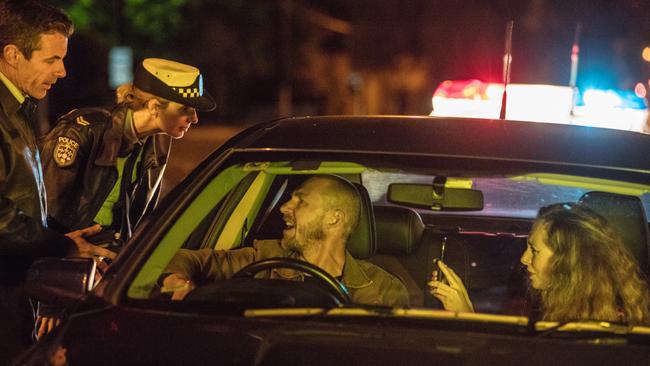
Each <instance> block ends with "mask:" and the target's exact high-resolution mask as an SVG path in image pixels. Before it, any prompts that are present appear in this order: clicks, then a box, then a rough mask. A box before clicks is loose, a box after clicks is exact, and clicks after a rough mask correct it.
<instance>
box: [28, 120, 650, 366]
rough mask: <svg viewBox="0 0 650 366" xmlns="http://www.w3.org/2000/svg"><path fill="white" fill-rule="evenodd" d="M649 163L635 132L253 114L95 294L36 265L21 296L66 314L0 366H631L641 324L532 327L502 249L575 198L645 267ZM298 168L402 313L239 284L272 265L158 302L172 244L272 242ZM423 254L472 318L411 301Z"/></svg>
mask: <svg viewBox="0 0 650 366" xmlns="http://www.w3.org/2000/svg"><path fill="white" fill-rule="evenodd" d="M649 157H650V136H649V135H645V134H641V133H634V132H630V131H621V130H613V129H603V128H595V127H585V126H573V125H564V124H553V123H531V122H519V121H510V120H496V119H477V118H452V117H430V116H320V117H295V118H285V119H279V120H274V121H270V122H266V123H260V124H257V125H254V126H252V127H250V128H248V129H246V130H245V131H243V132H241V133H240V134H238V135H236V136H235V137H233V138H232V139H230V140H229V141H228V142H226V143H225V144H224V145H222V146H221V147H219V148H218V149H217V150H216V151H215V152H214V153H212V154H211V155H210V156H209V157H208V158H206V159H205V160H204V161H203V162H202V163H201V164H200V165H198V167H197V168H196V169H195V170H194V171H193V172H192V173H191V174H190V175H189V176H188V177H187V178H186V179H185V180H184V181H183V182H182V183H181V184H179V185H178V186H177V187H175V188H174V189H173V191H172V192H171V193H170V194H168V195H167V196H166V197H165V199H164V200H163V202H161V204H160V205H159V207H158V208H157V209H156V210H155V211H154V212H153V213H152V214H151V215H150V216H148V217H147V219H146V220H145V221H144V222H143V223H142V224H141V225H140V226H139V227H138V228H137V230H136V231H135V232H134V236H133V238H132V239H131V240H130V241H129V242H128V243H127V244H126V246H125V247H123V248H122V249H121V252H120V253H119V255H118V257H117V258H116V260H115V261H114V262H113V263H112V264H111V265H110V267H109V268H108V270H106V271H105V272H104V273H103V274H102V277H101V280H99V281H98V283H93V273H95V272H97V271H98V268H97V266H96V265H95V262H94V261H92V260H86V259H74V258H68V259H44V260H41V261H38V262H36V263H35V264H34V266H32V269H31V270H30V275H29V280H28V289H29V291H30V293H31V294H32V296H33V297H34V298H36V299H40V300H43V301H46V302H49V303H53V304H57V305H61V306H65V307H67V308H68V309H69V316H68V317H67V318H66V319H64V320H63V323H62V325H61V326H59V327H58V328H56V329H55V330H54V331H53V332H52V333H51V334H49V335H47V336H45V337H43V338H42V339H41V340H39V342H38V343H36V344H35V346H34V347H32V348H31V349H30V350H29V351H28V352H26V353H25V354H23V355H22V356H21V357H20V358H19V359H18V360H16V364H19V365H41V364H48V362H49V364H55V362H57V361H62V360H64V361H67V362H68V363H69V364H71V365H85V364H92V365H117V364H148V365H149V364H150V365H154V364H155V365H158V364H165V365H185V364H197V365H207V364H219V365H222V364H228V365H280V364H283V365H286V364H291V365H294V364H296V365H297V364H309V365H339V364H354V365H370V364H372V365H394V364H404V365H454V366H458V365H478V364H481V365H515V364H516V365H520V364H524V363H525V364H530V365H547V364H553V365H572V366H574V365H587V364H630V365H631V364H637V365H641V364H645V365H647V364H648V363H650V328H649V327H644V326H630V325H626V324H618V323H611V322H598V321H596V322H590V321H576V322H566V323H558V322H551V321H540V320H539V319H537V318H536V317H534V316H532V315H531V314H532V313H531V310H530V309H529V306H528V305H527V301H526V298H527V292H528V291H527V289H528V285H527V276H526V273H525V271H523V269H522V265H521V264H520V262H519V258H520V256H521V255H522V253H523V251H524V249H525V247H526V241H527V236H528V234H529V232H530V230H531V225H532V222H533V219H534V218H535V216H536V214H537V211H538V209H539V208H540V207H542V206H545V205H548V204H551V203H556V202H578V201H586V200H591V201H592V204H593V207H594V210H599V212H600V213H601V214H602V215H603V216H605V217H609V218H611V220H612V222H613V223H615V225H616V227H617V230H619V232H620V233H621V235H623V236H624V239H625V243H626V244H628V245H629V249H630V251H631V252H632V253H633V254H634V257H635V258H636V260H637V261H638V263H639V266H640V268H642V270H643V271H644V272H645V273H647V272H648V253H649V252H648V244H649V243H650V240H649V239H648V237H649V235H648V220H647V213H648V210H649V209H650V159H649ZM314 174H335V175H338V176H340V177H344V178H345V179H347V180H349V181H350V182H352V183H354V184H355V186H356V187H357V189H358V191H359V193H360V195H361V197H362V203H363V210H362V211H363V212H366V216H365V217H364V216H363V215H362V217H363V218H362V220H361V221H360V224H359V226H358V227H357V229H356V231H355V232H354V233H353V234H352V235H353V236H355V235H356V236H358V237H359V241H353V240H352V239H351V241H350V243H349V244H348V249H349V250H350V251H351V252H352V254H353V255H354V256H355V257H357V258H360V259H365V260H368V261H370V262H372V263H375V264H376V265H378V266H380V267H382V268H383V269H385V270H386V271H388V272H389V273H392V274H394V275H395V276H397V277H398V278H399V279H400V280H401V281H402V282H403V283H404V285H405V286H406V288H407V289H408V292H409V299H410V306H403V307H389V306H380V305H366V304H355V303H351V302H350V301H349V299H348V298H346V296H345V293H344V290H341V288H340V286H337V285H336V283H334V282H336V281H334V282H327V281H320V282H319V281H316V283H314V282H311V281H305V282H296V281H282V280H272V281H268V280H267V281H264V280H259V279H255V278H251V276H252V275H253V274H254V272H255V271H257V270H263V269H264V268H268V266H269V265H271V266H273V265H276V264H277V263H275V264H274V263H271V264H269V263H262V264H261V266H260V265H258V266H257V267H255V268H254V269H253V270H251V271H249V272H248V273H247V272H246V271H244V272H245V273H244V274H243V275H241V276H235V277H233V278H231V279H228V280H222V281H217V283H213V284H206V285H205V286H203V287H198V288H197V289H196V290H194V291H197V292H196V293H197V295H196V296H191V295H192V293H193V292H190V294H189V295H188V296H187V297H186V299H185V300H183V301H171V300H170V299H169V298H168V297H165V296H161V293H160V283H159V281H160V279H161V276H162V275H163V273H164V271H165V268H166V266H167V265H168V263H169V262H170V260H171V259H172V258H173V257H174V255H175V254H176V253H177V252H178V250H179V249H180V248H186V249H199V248H213V249H218V250H221V249H223V250H230V249H233V248H239V247H243V246H250V245H251V244H252V242H253V240H254V239H260V238H279V237H280V236H281V235H282V230H283V229H284V222H283V221H282V218H281V215H280V213H279V212H278V211H279V210H278V208H279V206H280V205H281V204H282V203H283V202H284V201H286V200H287V199H288V197H289V195H290V192H291V190H292V189H293V188H294V187H296V186H297V185H298V184H300V182H302V181H304V179H305V178H306V177H309V176H311V175H314ZM359 233H360V234H359ZM442 256H444V258H445V262H446V263H447V264H448V265H449V266H450V267H452V268H454V269H455V270H456V272H457V273H458V275H459V276H460V277H461V278H462V279H463V281H464V283H465V285H466V286H467V289H468V292H469V295H470V297H471V299H472V300H473V303H474V307H475V310H476V313H462V312H451V311H445V310H444V309H442V306H441V304H440V303H439V302H438V300H436V299H435V298H434V297H433V296H432V295H430V294H429V291H428V287H427V283H428V281H430V279H431V273H432V270H433V263H434V262H433V260H434V259H437V258H440V257H442ZM258 264H259V263H258ZM254 265H256V264H254ZM279 265H283V266H289V267H290V268H298V267H300V266H304V263H298V264H296V263H280V264H279ZM314 267H315V266H314ZM301 268H302V267H301ZM302 270H305V271H308V272H309V273H312V274H313V275H314V276H315V277H319V276H320V274H319V273H320V272H321V271H319V269H318V268H316V269H314V268H307V269H304V268H302ZM202 289H203V290H202Z"/></svg>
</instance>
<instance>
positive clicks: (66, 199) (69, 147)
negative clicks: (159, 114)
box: [41, 105, 171, 240]
mask: <svg viewBox="0 0 650 366" xmlns="http://www.w3.org/2000/svg"><path fill="white" fill-rule="evenodd" d="M127 111H128V107H127V106H126V105H118V106H116V107H115V108H114V109H113V110H112V111H111V112H109V111H107V110H104V109H100V108H84V109H76V110H73V111H71V112H70V113H68V114H66V115H64V116H63V117H61V118H60V119H59V120H58V121H57V123H56V125H55V127H54V128H53V129H52V131H50V132H49V133H48V134H47V135H46V136H45V137H44V138H43V140H42V142H41V152H42V155H43V169H44V174H45V183H46V187H47V192H48V205H49V213H50V216H51V217H52V218H53V219H54V221H55V222H56V223H57V224H59V225H62V226H63V227H66V228H68V229H81V228H84V227H88V226H89V225H92V224H93V219H94V218H95V216H96V215H97V213H98V212H99V210H100V208H101V206H102V204H103V202H104V201H105V200H106V197H107V196H108V195H109V193H110V192H111V190H112V189H113V187H114V185H115V183H116V181H117V178H118V172H117V158H118V156H122V157H125V156H127V155H128V156H129V158H128V159H127V162H126V164H125V169H124V170H125V172H126V170H127V168H126V167H127V166H128V165H129V160H131V159H133V160H134V162H135V159H136V158H137V155H138V152H137V149H142V151H141V158H140V160H139V162H138V163H137V164H133V169H134V170H135V172H136V174H137V178H136V180H135V181H134V182H133V183H131V181H129V180H127V179H128V178H127V173H124V174H123V179H122V181H124V180H127V185H126V186H125V187H126V188H125V190H124V194H121V196H120V198H119V201H118V202H117V203H116V204H115V207H114V209H113V225H117V228H118V229H119V231H120V232H121V233H122V238H123V239H125V240H126V239H128V236H129V235H130V231H131V229H132V228H134V227H135V225H137V224H138V222H139V221H140V220H141V219H142V217H143V216H144V215H145V214H147V213H148V212H150V211H151V210H152V209H153V208H154V206H155V205H156V203H157V199H158V194H159V192H160V182H161V180H162V175H163V173H164V171H165V166H166V164H167V158H168V156H169V150H170V148H171V138H170V137H169V136H167V135H164V134H158V135H153V136H150V137H148V138H146V140H144V142H143V143H142V145H141V146H138V145H139V144H133V143H132V142H130V141H129V140H128V139H127V138H126V137H125V135H124V128H125V121H126V115H127ZM134 150H136V151H134ZM127 219H128V220H127Z"/></svg>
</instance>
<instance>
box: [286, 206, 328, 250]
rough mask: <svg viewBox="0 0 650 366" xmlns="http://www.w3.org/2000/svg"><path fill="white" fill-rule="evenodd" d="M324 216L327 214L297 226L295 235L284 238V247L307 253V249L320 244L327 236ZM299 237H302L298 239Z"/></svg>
mask: <svg viewBox="0 0 650 366" xmlns="http://www.w3.org/2000/svg"><path fill="white" fill-rule="evenodd" d="M324 217H325V214H322V215H320V216H319V217H316V218H315V219H313V220H312V221H311V222H309V223H307V224H305V225H304V226H301V227H296V231H295V234H294V236H293V237H291V238H289V239H286V240H285V239H284V238H282V240H281V244H282V247H283V248H284V249H287V250H290V251H293V252H296V253H298V254H301V255H302V254H304V253H305V251H308V250H311V249H313V248H315V247H316V246H318V245H319V243H320V242H321V241H322V240H323V239H324V238H325V232H324V231H323V227H322V223H323V219H324ZM298 237H300V238H301V239H300V240H298Z"/></svg>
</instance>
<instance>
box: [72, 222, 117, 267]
mask: <svg viewBox="0 0 650 366" xmlns="http://www.w3.org/2000/svg"><path fill="white" fill-rule="evenodd" d="M101 230H102V226H101V225H99V224H96V225H93V226H90V227H87V228H85V229H81V230H76V231H71V232H69V233H67V234H65V236H67V237H68V238H70V239H72V241H74V245H75V246H74V247H73V248H71V250H70V251H69V252H68V255H70V256H75V257H84V258H92V257H107V258H110V259H115V253H114V252H111V251H110V250H108V249H105V248H101V247H98V246H96V245H93V244H91V243H89V242H88V241H86V239H85V237H86V236H90V235H94V234H97V233H98V232H100V231H101Z"/></svg>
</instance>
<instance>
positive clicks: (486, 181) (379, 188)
mask: <svg viewBox="0 0 650 366" xmlns="http://www.w3.org/2000/svg"><path fill="white" fill-rule="evenodd" d="M433 178H434V177H432V176H427V175H419V174H405V173H385V172H378V171H374V170H368V171H366V172H364V173H363V176H362V179H363V182H364V184H365V185H366V187H367V189H368V193H369V194H370V197H371V199H372V201H373V202H374V203H376V204H379V205H386V204H390V203H389V202H388V201H387V199H386V192H387V191H388V185H389V184H391V183H397V182H400V183H424V184H430V183H431V182H432V181H433ZM468 179H470V180H471V182H472V187H473V188H474V189H477V190H480V191H481V192H483V197H484V208H483V210H480V211H473V212H472V214H475V215H481V216H503V217H519V218H529V219H532V218H535V216H536V215H537V210H538V209H539V208H540V207H542V206H546V205H549V204H552V203H557V202H576V201H578V200H579V199H580V197H582V195H584V194H585V193H587V192H589V191H590V189H587V188H579V187H567V186H561V185H553V184H542V183H539V182H537V181H534V180H515V179H510V178H507V177H493V178H485V177H471V178H468ZM640 199H641V201H642V202H643V206H644V208H645V212H646V217H650V194H648V193H645V194H643V195H641V196H640ZM444 214H450V213H449V212H445V213H444ZM452 214H453V213H452ZM460 214H467V213H460Z"/></svg>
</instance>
